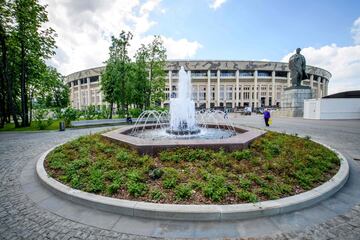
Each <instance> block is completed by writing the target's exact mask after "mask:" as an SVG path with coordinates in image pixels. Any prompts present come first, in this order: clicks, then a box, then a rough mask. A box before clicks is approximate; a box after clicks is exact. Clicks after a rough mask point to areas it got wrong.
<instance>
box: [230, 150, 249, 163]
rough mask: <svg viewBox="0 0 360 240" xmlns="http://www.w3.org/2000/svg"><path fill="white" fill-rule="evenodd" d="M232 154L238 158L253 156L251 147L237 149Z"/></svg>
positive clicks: (243, 158) (244, 158) (245, 158)
mask: <svg viewBox="0 0 360 240" xmlns="http://www.w3.org/2000/svg"><path fill="white" fill-rule="evenodd" d="M232 156H233V157H234V158H235V159H236V160H239V161H240V160H249V159H250V158H251V151H250V150H249V149H245V150H242V151H235V152H233V153H232Z"/></svg>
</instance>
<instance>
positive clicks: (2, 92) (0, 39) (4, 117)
mask: <svg viewBox="0 0 360 240" xmlns="http://www.w3.org/2000/svg"><path fill="white" fill-rule="evenodd" d="M13 7H14V6H13V2H11V1H5V0H0V48H1V51H0V55H1V61H0V127H1V128H2V127H4V123H5V121H10V116H12V117H13V121H14V123H15V127H19V123H18V120H17V116H16V113H17V111H16V105H15V99H14V98H15V97H14V96H15V93H14V84H13V81H12V80H11V76H10V72H9V54H8V53H9V52H11V51H10V50H11V44H10V41H11V40H10V37H11V35H10V33H11V32H12V31H13V25H14V20H13V18H12V16H13V11H12V9H13Z"/></svg>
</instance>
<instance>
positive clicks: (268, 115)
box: [264, 108, 271, 127]
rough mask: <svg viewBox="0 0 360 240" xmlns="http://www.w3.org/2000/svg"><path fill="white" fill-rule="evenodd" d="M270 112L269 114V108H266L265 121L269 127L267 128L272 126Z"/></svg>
mask: <svg viewBox="0 0 360 240" xmlns="http://www.w3.org/2000/svg"><path fill="white" fill-rule="evenodd" d="M270 117H271V116H270V112H269V110H268V109H267V108H265V111H264V120H265V125H266V126H267V127H269V126H270V125H269V119H270Z"/></svg>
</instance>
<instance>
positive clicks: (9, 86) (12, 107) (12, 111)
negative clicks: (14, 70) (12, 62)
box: [0, 23, 20, 128]
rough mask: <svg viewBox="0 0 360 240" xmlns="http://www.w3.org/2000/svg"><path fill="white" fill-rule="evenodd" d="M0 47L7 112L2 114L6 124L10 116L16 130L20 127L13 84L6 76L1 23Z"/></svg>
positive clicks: (4, 45)
mask: <svg viewBox="0 0 360 240" xmlns="http://www.w3.org/2000/svg"><path fill="white" fill-rule="evenodd" d="M0 45H1V50H2V53H1V54H2V59H1V65H2V72H1V73H0V74H1V75H2V81H4V82H3V83H4V85H6V86H7V93H6V98H5V96H3V97H4V99H3V100H4V103H5V101H6V100H7V102H6V105H7V111H8V112H4V117H5V118H8V119H7V122H10V116H12V117H13V120H14V124H15V127H16V128H18V127H20V125H19V122H18V120H17V116H16V109H15V104H14V98H13V94H14V93H13V82H12V81H11V80H10V79H9V76H8V68H7V63H8V58H7V45H6V35H5V29H4V26H3V25H2V24H1V23H0ZM3 91H4V92H5V88H3ZM5 99H6V100H5ZM5 118H4V119H5Z"/></svg>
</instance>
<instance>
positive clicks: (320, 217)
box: [0, 115, 360, 239]
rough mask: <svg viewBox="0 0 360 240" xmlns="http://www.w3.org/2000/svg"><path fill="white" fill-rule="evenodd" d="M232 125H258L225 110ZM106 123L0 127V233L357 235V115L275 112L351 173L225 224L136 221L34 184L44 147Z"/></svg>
mask: <svg viewBox="0 0 360 240" xmlns="http://www.w3.org/2000/svg"><path fill="white" fill-rule="evenodd" d="M230 118H231V119H232V120H233V121H234V123H235V124H236V125H239V126H241V125H245V126H248V127H255V128H264V123H263V119H262V117H261V116H240V115H230ZM105 129H107V128H92V129H77V130H66V131H65V132H56V131H53V132H33V133H25V132H24V133H21V132H18V133H13V132H12V133H0V182H1V185H0V239H152V238H154V239H156V238H205V239H207V238H213V239H217V238H219V239H222V238H224V237H227V238H238V239H239V238H243V239H247V238H249V239H360V187H359V186H360V121H359V120H346V121H345V120H344V121H333V120H331V121H330V120H328V121H316V120H304V119H301V118H274V119H273V125H272V126H271V127H270V128H269V129H270V130H274V131H279V132H287V133H291V134H295V133H297V134H299V135H300V136H311V138H312V139H314V140H317V141H320V142H322V143H324V144H327V145H329V146H331V147H333V148H335V149H336V150H338V151H340V152H341V153H342V154H343V155H344V156H345V157H346V158H347V160H348V162H349V165H350V178H349V180H348V182H347V183H346V184H345V186H344V187H343V188H342V189H341V190H340V191H339V192H338V193H336V194H335V195H334V196H332V197H331V198H329V199H327V200H325V201H323V202H321V203H319V204H317V205H315V206H313V207H310V208H307V209H303V210H300V211H296V212H292V213H288V214H283V215H279V216H273V217H267V218H258V219H251V220H245V221H229V222H182V221H165V220H149V219H138V218H132V217H127V216H119V215H117V214H113V213H108V212H102V211H99V210H95V209H91V208H89V207H85V206H80V205H76V204H74V203H72V202H70V201H67V200H64V199H61V198H60V197H58V196H56V195H54V194H53V193H51V192H50V191H49V190H48V189H46V188H44V187H43V186H42V185H40V183H39V182H38V180H37V178H36V176H35V170H34V167H35V163H36V161H37V159H38V158H39V157H40V156H41V155H42V153H43V152H45V151H46V150H48V149H49V148H51V147H53V146H55V145H58V144H60V143H63V142H66V141H69V140H70V139H73V138H76V137H78V136H81V135H85V134H90V133H94V132H98V131H103V130H105Z"/></svg>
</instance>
